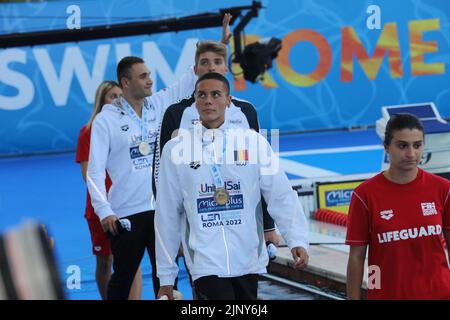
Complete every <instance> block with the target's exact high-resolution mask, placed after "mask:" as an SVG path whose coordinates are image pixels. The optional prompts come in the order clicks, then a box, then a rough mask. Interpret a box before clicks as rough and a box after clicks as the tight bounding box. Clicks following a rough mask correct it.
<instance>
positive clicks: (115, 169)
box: [87, 57, 197, 299]
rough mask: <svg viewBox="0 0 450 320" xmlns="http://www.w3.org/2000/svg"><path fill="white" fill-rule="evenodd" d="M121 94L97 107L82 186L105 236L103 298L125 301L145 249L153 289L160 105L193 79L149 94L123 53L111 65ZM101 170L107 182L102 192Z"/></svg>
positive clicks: (139, 64) (141, 72) (145, 72)
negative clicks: (109, 266)
mask: <svg viewBox="0 0 450 320" xmlns="http://www.w3.org/2000/svg"><path fill="white" fill-rule="evenodd" d="M117 76H118V82H119V84H120V86H121V88H122V92H123V96H121V97H120V98H118V99H116V100H114V102H113V103H112V104H107V105H105V106H104V107H103V109H102V112H100V113H99V114H98V115H97V116H96V118H95V120H94V122H93V124H92V134H91V145H90V158H89V162H88V171H87V186H88V189H89V193H90V195H91V200H92V205H93V207H94V209H95V213H96V214H97V215H98V216H99V218H100V220H101V224H102V227H103V230H104V231H105V232H106V233H107V234H109V235H110V237H111V250H112V254H113V270H114V272H113V274H112V276H111V279H110V281H109V285H108V292H107V298H108V299H127V298H128V294H129V291H130V287H131V284H132V282H133V278H134V275H135V273H136V270H137V269H138V267H139V264H140V262H141V260H142V257H143V255H144V252H145V250H146V249H147V251H148V254H149V256H150V261H151V264H152V269H153V274H152V277H153V289H154V292H155V296H156V293H157V292H158V289H159V281H158V278H157V277H156V262H155V252H154V241H155V238H154V231H153V219H154V199H153V198H152V191H151V190H152V186H151V184H149V181H151V175H152V163H153V154H154V146H155V141H156V137H157V135H158V129H159V123H160V122H161V118H162V115H163V113H164V111H165V109H166V108H167V107H168V106H169V105H171V104H173V103H175V102H177V101H179V100H181V99H183V98H185V97H187V96H189V95H190V94H191V90H190V89H189V88H192V87H193V86H194V84H195V81H196V79H197V77H196V75H195V74H194V73H193V72H192V70H190V71H188V72H187V73H186V74H184V75H183V76H182V77H181V78H180V79H179V81H178V82H177V83H175V84H174V85H172V86H170V87H168V88H166V89H165V90H163V91H159V92H157V93H155V94H152V84H153V82H152V80H151V78H150V70H149V69H148V68H147V66H146V65H145V63H144V60H142V59H141V58H138V57H125V58H123V59H122V60H121V61H120V62H119V65H118V67H117ZM105 170H106V171H107V172H108V174H109V176H110V177H111V180H112V187H111V189H110V190H109V192H106V190H105Z"/></svg>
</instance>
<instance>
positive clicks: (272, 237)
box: [152, 16, 280, 245]
mask: <svg viewBox="0 0 450 320" xmlns="http://www.w3.org/2000/svg"><path fill="white" fill-rule="evenodd" d="M230 17H231V16H230ZM224 29H225V27H224ZM224 38H226V37H225V36H224ZM194 72H195V74H196V75H197V76H199V77H200V76H202V75H204V74H206V73H208V72H217V73H220V74H222V75H226V74H227V73H228V66H227V47H226V45H225V44H224V43H223V42H216V41H202V42H199V43H198V45H197V50H196V52H195V65H194ZM192 90H193V88H192ZM225 118H226V120H227V121H229V122H233V123H235V124H237V125H238V126H240V127H241V128H243V129H249V128H250V129H253V130H255V131H257V132H259V121H258V115H257V113H256V109H255V107H254V106H253V105H252V104H251V103H250V102H248V101H245V100H241V99H238V98H236V97H232V99H231V104H230V106H229V108H227V109H226V111H225ZM198 119H199V114H198V111H197V109H196V108H195V106H194V96H193V95H192V96H190V97H189V98H187V99H184V100H182V101H180V102H179V103H176V104H174V105H172V106H170V107H169V108H167V110H166V112H165V113H164V117H163V120H162V123H161V129H160V135H159V137H158V141H157V146H156V153H155V158H154V159H155V164H154V168H155V169H154V171H153V176H152V178H153V184H152V185H153V193H154V195H156V192H157V184H158V183H157V182H158V173H159V158H160V154H162V150H163V148H164V145H165V144H166V143H167V142H168V141H169V140H170V139H172V138H173V137H174V136H176V133H177V131H178V129H180V128H184V129H187V128H189V127H192V126H193V125H194V124H195V123H196V122H197V121H198ZM262 206H263V217H264V230H265V234H264V236H265V239H266V241H268V242H273V243H275V245H278V244H279V242H280V239H279V236H278V234H277V233H276V231H275V224H274V221H273V219H272V218H271V217H270V215H269V214H268V213H267V208H266V207H267V206H266V203H265V201H263V203H262Z"/></svg>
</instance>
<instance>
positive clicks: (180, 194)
mask: <svg viewBox="0 0 450 320" xmlns="http://www.w3.org/2000/svg"><path fill="white" fill-rule="evenodd" d="M225 126H226V125H223V126H222V127H221V128H220V129H217V130H221V132H225V131H226V129H234V128H232V127H230V126H228V127H225ZM195 130H196V129H190V130H187V131H186V130H180V132H179V135H178V136H177V137H176V138H173V139H171V140H170V141H169V142H168V143H167V144H166V145H165V147H164V149H163V151H162V152H163V153H162V156H161V164H160V165H161V167H160V172H159V181H158V193H157V201H156V212H155V236H156V261H157V266H158V277H159V279H160V284H161V285H173V283H174V280H175V278H176V276H177V274H178V265H177V263H176V262H175V258H176V256H177V252H178V247H179V243H180V240H181V242H182V244H183V252H184V257H185V259H186V262H187V265H188V267H189V270H190V272H191V275H192V277H193V279H194V280H196V279H198V278H200V277H203V276H208V275H217V276H219V277H238V276H242V275H245V274H251V273H254V274H260V273H265V272H266V266H267V264H268V254H267V250H266V246H265V242H264V232H263V225H262V212H261V193H262V195H263V196H264V198H265V200H266V202H267V206H268V211H269V213H270V215H271V216H272V217H273V218H274V220H275V222H276V224H277V226H278V228H279V230H280V232H281V234H282V236H283V238H284V239H285V240H286V242H287V244H288V246H289V248H294V247H298V246H301V247H304V248H305V249H308V227H307V222H306V218H305V215H304V213H303V209H302V207H301V205H300V203H299V200H298V196H297V193H296V192H295V191H294V190H293V189H292V187H291V185H290V183H289V181H288V179H287V177H286V175H285V173H284V172H283V171H282V170H281V168H279V165H278V164H279V161H278V158H277V157H276V156H275V154H274V152H273V150H272V149H271V147H270V145H269V143H268V142H267V140H266V139H265V138H264V137H263V136H262V135H260V134H259V133H256V132H255V131H253V130H245V131H244V130H243V129H239V130H241V136H243V137H245V140H241V143H237V142H236V143H234V142H230V141H232V140H233V139H231V138H230V136H231V135H230V134H229V132H230V131H227V132H228V133H227V139H226V140H227V142H229V143H226V144H225V145H226V147H225V150H223V149H222V152H221V153H219V154H222V153H223V154H225V156H222V157H221V160H219V161H224V164H222V165H220V172H221V176H222V179H223V182H224V186H225V188H226V189H227V191H228V192H229V196H230V198H229V201H228V203H227V204H226V205H222V206H220V205H218V204H217V203H216V202H215V201H214V190H215V185H214V179H213V175H212V173H211V165H210V164H208V163H210V162H207V159H209V156H208V155H209V154H210V152H211V150H212V146H215V147H216V150H221V149H220V143H219V142H218V141H220V140H221V139H214V142H207V141H206V142H205V140H203V141H202V139H201V138H193V137H192V136H193V135H194V132H195ZM197 130H198V129H197ZM202 130H203V132H205V130H206V129H205V128H203V129H202ZM202 130H200V132H201V131H202ZM197 132H199V131H197ZM209 132H210V131H209ZM216 132H217V131H216ZM200 136H201V134H200ZM189 139H190V141H196V143H197V144H196V145H194V146H192V145H189V144H184V143H186V141H189ZM206 140H208V139H206ZM242 141H244V142H243V143H242ZM198 143H199V144H200V146H201V147H200V148H201V149H200V150H201V151H202V153H203V154H204V155H205V156H204V158H203V159H202V157H198V156H197V157H196V158H194V157H193V156H191V155H190V152H191V151H192V150H193V149H195V148H198ZM223 151H225V152H223ZM183 157H185V158H183ZM189 159H191V160H192V159H193V161H189ZM199 159H200V160H199ZM205 159H206V160H205ZM225 160H226V161H225Z"/></svg>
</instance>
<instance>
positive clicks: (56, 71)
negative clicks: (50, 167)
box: [0, 0, 450, 155]
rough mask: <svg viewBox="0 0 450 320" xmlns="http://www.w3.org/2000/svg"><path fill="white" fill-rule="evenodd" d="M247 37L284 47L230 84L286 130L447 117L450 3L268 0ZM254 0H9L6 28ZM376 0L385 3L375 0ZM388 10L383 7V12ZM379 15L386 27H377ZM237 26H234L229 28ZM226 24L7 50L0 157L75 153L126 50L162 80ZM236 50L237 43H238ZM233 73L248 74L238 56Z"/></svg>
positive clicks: (1, 66)
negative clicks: (255, 80) (393, 116)
mask: <svg viewBox="0 0 450 320" xmlns="http://www.w3.org/2000/svg"><path fill="white" fill-rule="evenodd" d="M262 3H263V6H264V9H262V10H260V14H259V17H257V18H254V19H253V20H252V21H251V22H250V24H249V25H248V26H247V27H246V29H245V34H246V36H245V38H246V43H251V42H253V41H255V40H258V39H261V38H267V37H276V38H279V39H281V40H282V41H283V43H282V46H283V47H282V50H281V51H280V53H279V55H278V58H277V59H276V60H275V61H274V64H273V68H272V69H270V70H269V72H267V73H266V75H265V77H264V81H263V82H262V83H261V84H252V83H250V82H245V81H244V80H243V78H242V75H237V76H236V79H233V77H232V76H231V75H229V79H230V80H231V81H232V87H233V93H234V95H235V96H237V97H239V98H242V99H246V100H249V101H251V102H252V103H253V104H254V105H255V106H256V108H257V109H258V112H259V118H260V122H261V127H262V128H267V129H275V128H277V129H280V130H281V132H290V131H306V130H316V129H330V128H345V127H353V126H366V125H374V124H375V121H376V120H377V119H378V118H380V117H381V111H380V108H381V106H383V105H396V104H403V103H419V102H434V103H435V104H436V106H437V108H438V110H439V112H440V114H441V115H442V116H443V117H449V116H450V86H449V84H450V74H449V68H450V66H449V64H450V23H449V20H450V2H449V1H447V0H427V1H419V0H397V1H389V0H378V1H376V2H374V1H363V0H340V1H334V0H309V1H306V0H286V1H282V2H280V1H273V0H266V1H262ZM250 4H251V2H250V1H244V0H241V1H238V0H234V1H215V2H205V1H181V0H172V1H155V0H152V1H143V0H139V1H125V0H117V1H106V0H105V1H59V2H43V3H27V4H2V5H0V16H1V19H0V34H6V33H14V32H31V31H37V30H55V29H63V28H65V27H66V21H67V19H68V17H69V16H70V14H69V13H67V8H68V7H69V6H70V5H77V6H79V8H80V17H81V27H82V28H85V27H87V26H92V25H102V24H108V23H124V22H132V21H140V20H146V19H164V18H169V17H183V16H188V15H193V14H198V13H204V12H218V9H219V8H227V7H233V6H240V5H250ZM371 5H377V7H371ZM378 9H379V11H378ZM376 13H379V16H378V17H379V18H380V20H379V22H380V29H377V28H371V26H376V22H377V20H376V18H377V16H376V15H375V14H376ZM232 28H234V26H232ZM220 36H221V29H220V27H216V28H209V29H202V30H195V31H182V32H178V33H162V34H154V35H148V36H135V37H126V38H115V39H104V40H98V41H84V42H79V43H64V44H55V45H43V46H35V47H17V48H8V49H0V136H1V139H0V154H2V155H12V154H26V153H38V152H54V151H70V150H74V149H75V147H76V143H77V140H76V139H77V136H78V132H79V129H80V128H81V126H82V125H83V124H84V123H85V122H86V121H87V120H88V118H89V115H90V113H91V110H92V104H93V101H94V94H95V90H96V88H97V85H98V84H99V83H100V82H101V81H103V80H106V79H115V67H116V64H117V62H118V60H120V58H121V57H123V56H125V55H129V54H132V55H137V56H142V57H143V58H144V59H145V60H146V63H147V65H148V66H149V68H150V69H151V71H152V74H153V77H154V81H155V84H154V86H155V87H156V89H162V88H164V87H165V86H167V85H169V84H170V83H172V82H173V81H174V80H175V79H176V78H177V77H178V76H180V75H181V74H182V73H183V72H184V71H185V70H186V69H187V68H188V66H189V65H191V64H192V63H193V61H194V52H195V44H196V42H197V41H198V40H199V39H217V40H218V39H220ZM230 48H231V51H233V48H232V45H231V46H230ZM232 70H233V73H235V74H239V73H240V72H241V70H240V68H239V66H237V65H233V68H232Z"/></svg>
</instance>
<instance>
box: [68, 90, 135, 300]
mask: <svg viewBox="0 0 450 320" xmlns="http://www.w3.org/2000/svg"><path fill="white" fill-rule="evenodd" d="M121 94H122V90H121V89H120V87H119V85H118V84H117V83H116V82H115V81H103V82H102V83H101V84H100V85H99V87H98V88H97V92H96V94H95V103H94V110H93V112H92V115H91V117H90V119H89V121H88V123H87V124H86V125H85V126H83V128H81V130H80V134H79V136H78V145H77V155H76V162H77V163H79V164H80V166H81V174H82V176H83V179H84V181H85V182H86V172H87V166H88V160H89V147H90V140H91V125H92V122H93V121H94V118H95V117H96V116H97V114H98V113H100V112H101V111H102V107H103V105H105V104H110V103H112V101H113V100H114V99H116V98H118V97H119V96H120V95H121ZM105 183H106V188H107V189H108V190H109V188H110V187H111V184H112V183H111V179H110V178H109V176H108V174H107V175H106V181H105ZM84 216H85V218H86V220H87V223H88V226H89V231H90V233H91V240H92V252H93V254H94V255H95V256H96V258H97V261H96V271H95V280H96V282H97V287H98V290H99V292H100V295H101V297H102V299H104V300H105V299H106V293H107V288H108V282H109V279H110V277H111V266H112V262H113V256H112V253H111V244H110V241H109V239H108V238H107V237H106V235H105V233H104V231H103V229H102V225H101V223H100V220H99V218H98V216H97V215H96V214H95V212H94V208H93V207H92V204H91V197H90V195H89V192H87V197H86V210H85V214H84ZM141 291H142V276H141V269H140V268H139V269H138V271H137V272H136V275H135V278H134V281H133V285H132V287H131V291H130V295H129V297H128V298H129V299H130V300H140V299H141Z"/></svg>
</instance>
